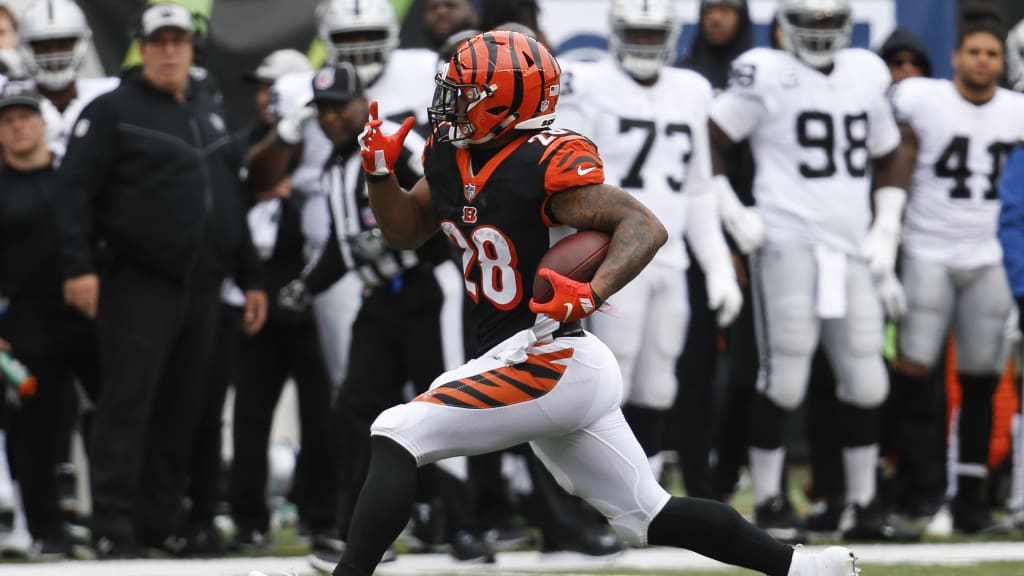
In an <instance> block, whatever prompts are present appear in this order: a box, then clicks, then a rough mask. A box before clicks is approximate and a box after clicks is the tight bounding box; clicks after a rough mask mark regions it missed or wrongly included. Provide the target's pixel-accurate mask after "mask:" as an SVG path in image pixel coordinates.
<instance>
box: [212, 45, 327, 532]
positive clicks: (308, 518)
mask: <svg viewBox="0 0 1024 576" xmlns="http://www.w3.org/2000/svg"><path fill="white" fill-rule="evenodd" d="M309 70H310V67H309V63H308V62H307V61H306V59H305V57H304V56H302V54H300V53H298V52H296V51H294V50H280V51H278V52H275V53H273V54H271V55H270V56H268V57H267V58H266V60H264V62H263V64H261V65H260V67H259V68H258V69H257V70H256V73H255V74H254V76H255V79H256V80H257V81H258V82H260V90H259V92H258V93H257V104H258V105H259V106H260V111H261V120H260V123H259V125H258V126H257V127H254V128H253V129H252V130H251V131H250V142H249V143H248V144H249V146H248V148H249V149H250V150H251V149H252V148H253V147H254V146H256V145H258V143H259V142H261V141H262V140H263V139H264V138H263V137H265V136H266V135H267V134H268V133H269V132H270V131H271V130H272V129H273V121H274V120H275V117H274V114H273V113H272V112H270V110H269V106H268V103H269V101H270V100H271V98H272V97H271V96H270V95H269V94H268V92H269V90H270V87H271V86H272V84H273V82H274V81H275V80H276V79H277V78H280V77H281V76H284V75H285V74H288V73H301V72H307V71H309ZM276 104H277V105H279V106H282V107H283V106H284V104H285V103H283V102H280V101H279V102H277V103H276ZM267 121H270V123H266V122H267ZM258 135H260V136H261V137H260V138H259V139H257V138H256V137H257V136H258ZM249 192H250V194H251V195H252V196H253V200H254V204H253V206H252V207H251V208H250V209H249V215H248V218H249V226H250V228H251V231H252V234H253V236H252V239H253V243H254V244H255V246H256V251H257V253H258V254H259V256H260V258H261V259H262V260H263V262H264V271H265V276H266V282H267V288H268V291H270V293H272V294H276V293H277V292H278V291H279V290H280V289H281V288H282V287H284V286H285V284H287V283H288V282H289V281H291V280H292V279H294V278H295V277H297V276H299V275H300V274H301V272H302V269H303V267H304V264H305V259H304V253H303V252H304V239H303V236H302V205H303V202H304V200H305V197H304V196H301V195H298V194H292V190H291V185H290V180H289V178H288V177H287V175H285V176H283V177H281V178H278V179H277V181H276V182H274V183H273V185H271V186H268V187H260V186H250V188H249ZM239 359H240V364H239V370H238V378H237V381H236V385H235V415H234V420H233V423H234V427H233V437H234V442H235V449H234V461H233V463H232V467H231V483H230V500H231V514H232V516H233V518H234V520H235V525H236V526H237V527H238V531H237V533H236V536H235V544H236V545H238V546H240V547H242V548H262V547H265V546H267V545H269V542H270V541H269V535H270V511H269V510H268V509H267V503H266V498H265V493H266V486H267V478H268V459H267V448H268V445H269V440H270V432H271V424H272V423H273V416H274V409H275V407H276V406H277V403H278V400H279V399H280V396H281V391H282V389H283V388H284V385H285V382H286V381H287V380H288V379H289V378H294V381H295V385H296V390H297V392H298V400H299V422H300V426H301V429H300V430H301V452H300V455H299V462H300V464H299V467H298V469H297V470H296V472H298V474H297V476H298V478H297V479H296V480H297V481H300V482H301V483H302V489H300V490H295V491H294V493H295V494H296V495H299V496H301V498H300V499H299V501H298V502H297V504H298V509H299V517H300V519H301V520H302V521H303V523H304V524H305V525H306V526H307V527H308V528H309V530H310V532H311V535H312V540H313V542H312V543H313V546H318V545H319V541H320V540H322V539H324V538H330V537H332V536H333V534H331V531H332V529H333V527H334V524H335V499H334V497H333V494H334V491H335V485H336V470H337V469H336V462H335V460H336V454H335V453H334V451H333V450H332V441H331V438H332V435H333V427H332V426H331V424H330V422H331V413H330V407H331V385H330V378H329V377H328V375H327V369H326V365H325V363H324V357H323V354H322V351H321V346H320V339H319V336H318V334H317V329H316V325H315V324H314V323H313V315H312V313H311V311H310V310H309V308H308V307H305V306H303V307H298V308H297V307H284V306H281V305H280V304H279V303H278V302H277V300H276V299H275V300H274V301H273V302H272V303H271V305H270V313H269V316H268V321H267V325H266V326H264V328H263V330H261V331H260V333H259V334H257V335H255V336H252V337H249V338H245V339H243V340H242V343H241V348H240V353H239Z"/></svg>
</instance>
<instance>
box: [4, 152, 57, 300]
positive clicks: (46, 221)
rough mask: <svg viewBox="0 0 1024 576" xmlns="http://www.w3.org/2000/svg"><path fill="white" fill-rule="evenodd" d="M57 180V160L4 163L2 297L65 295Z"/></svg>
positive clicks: (15, 298)
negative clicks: (35, 164) (32, 166)
mask: <svg viewBox="0 0 1024 576" xmlns="http://www.w3.org/2000/svg"><path fill="white" fill-rule="evenodd" d="M56 180H57V175H56V172H55V171H54V169H53V167H52V166H46V167H45V168H40V169H38V170H31V171H28V172H22V171H20V170H15V169H14V168H11V167H10V166H4V167H3V168H0V298H9V299H11V300H17V299H22V298H37V299H38V298H45V299H51V300H53V301H55V302H61V301H62V300H61V298H62V293H61V275H60V235H59V233H58V230H57V214H56V210H55V207H54V197H55V196H56V191H57V186H56ZM2 306H3V305H2V304H0V308H2ZM0 315H2V312H0Z"/></svg>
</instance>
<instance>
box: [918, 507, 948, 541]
mask: <svg viewBox="0 0 1024 576" xmlns="http://www.w3.org/2000/svg"><path fill="white" fill-rule="evenodd" d="M924 533H925V534H927V535H929V536H943V537H946V536H952V535H953V514H951V513H950V511H949V506H948V505H946V504H943V505H942V507H941V508H939V510H938V512H936V513H935V515H934V516H932V519H931V520H929V521H928V524H927V525H926V526H925V527H924Z"/></svg>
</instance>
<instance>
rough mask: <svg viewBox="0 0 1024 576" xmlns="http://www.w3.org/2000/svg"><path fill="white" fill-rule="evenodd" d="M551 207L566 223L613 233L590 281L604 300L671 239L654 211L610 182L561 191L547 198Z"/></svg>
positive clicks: (559, 219)
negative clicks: (599, 264)
mask: <svg viewBox="0 0 1024 576" xmlns="http://www.w3.org/2000/svg"><path fill="white" fill-rule="evenodd" d="M548 209H549V211H550V213H551V215H552V216H554V217H555V219H556V220H558V221H559V222H561V223H563V224H567V225H569V226H573V227H575V228H578V229H580V230H600V231H602V232H607V233H609V234H611V236H612V240H611V244H609V246H608V255H607V256H605V259H604V262H602V263H601V266H600V267H599V268H598V269H597V274H595V275H594V279H593V280H592V281H591V282H590V285H591V287H592V288H593V290H594V292H596V293H597V294H598V295H599V296H600V297H601V298H602V299H605V300H607V299H608V297H609V296H611V295H612V294H614V293H615V292H618V291H619V289H621V288H622V287H623V286H625V285H626V284H627V283H628V282H629V281H630V280H632V279H633V278H634V277H635V276H636V275H637V274H639V273H640V271H641V270H643V268H644V266H646V265H647V263H648V262H650V261H651V258H653V257H654V253H655V252H657V251H658V248H660V247H661V245H662V244H664V243H665V241H666V240H667V239H668V233H667V232H666V231H665V227H664V226H662V225H661V222H660V221H659V220H658V218H657V216H655V215H654V213H652V212H651V211H650V210H648V209H647V207H646V206H644V205H643V204H641V203H640V202H639V201H638V200H637V199H636V198H634V197H633V196H631V195H630V194H629V193H627V192H625V191H624V190H622V189H621V188H617V187H615V186H610V185H608V184H595V185H591V186H580V187H577V188H569V189H567V190H564V191H562V192H558V193H556V194H555V195H553V196H552V197H551V199H550V200H549V201H548Z"/></svg>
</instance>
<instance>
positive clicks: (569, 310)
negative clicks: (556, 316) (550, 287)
mask: <svg viewBox="0 0 1024 576" xmlns="http://www.w3.org/2000/svg"><path fill="white" fill-rule="evenodd" d="M563 306H565V318H562V322H568V321H569V316H572V304H570V303H569V302H566V303H565V304H563Z"/></svg>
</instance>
